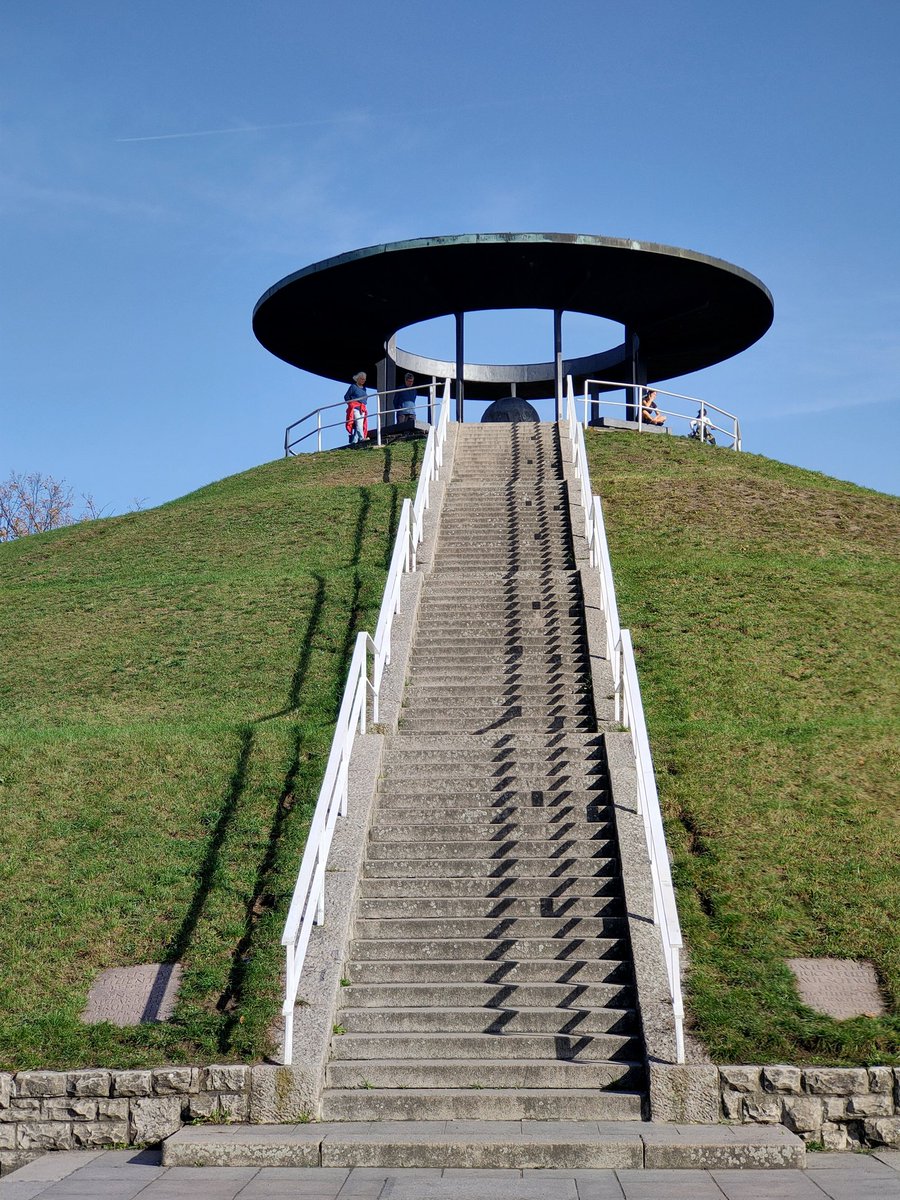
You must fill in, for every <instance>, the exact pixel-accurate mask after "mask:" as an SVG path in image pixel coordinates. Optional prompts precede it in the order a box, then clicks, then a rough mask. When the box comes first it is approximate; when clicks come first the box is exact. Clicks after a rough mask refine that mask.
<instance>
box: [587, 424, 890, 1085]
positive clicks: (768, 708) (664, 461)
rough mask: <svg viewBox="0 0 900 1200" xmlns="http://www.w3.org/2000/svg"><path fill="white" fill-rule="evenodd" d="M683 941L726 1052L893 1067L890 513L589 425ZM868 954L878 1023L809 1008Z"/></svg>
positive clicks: (698, 1025) (710, 1040)
mask: <svg viewBox="0 0 900 1200" xmlns="http://www.w3.org/2000/svg"><path fill="white" fill-rule="evenodd" d="M588 454H589V459H590V464H591V472H592V477H593V483H594V488H595V490H597V491H599V492H600V494H601V495H602V497H603V501H604V510H605V513H606V522H607V529H608V535H609V540H610V550H611V555H612V561H613V567H614V571H615V578H616V587H617V593H618V599H619V607H620V619H621V621H622V624H623V625H625V626H628V627H630V628H631V630H632V635H633V637H634V642H635V647H636V653H637V657H638V669H639V672H640V678H641V689H642V693H643V697H644V704H645V708H646V711H647V721H648V727H649V732H650V739H651V744H652V748H653V752H654V762H655V767H656V776H657V781H658V784H659V790H660V797H661V802H662V806H663V812H664V816H665V819H666V829H667V834H668V838H669V842H670V846H671V848H672V850H673V852H674V856H675V868H674V877H675V883H676V888H677V892H678V904H679V910H680V914H681V920H682V925H683V929H684V934H685V941H686V943H687V947H688V950H689V975H688V988H687V1000H688V1006H689V1010H690V1018H691V1021H692V1023H693V1027H694V1032H696V1033H697V1034H698V1035H699V1036H700V1037H701V1038H702V1040H703V1041H704V1042H705V1044H706V1046H707V1047H708V1049H709V1051H710V1052H711V1054H712V1056H713V1057H714V1059H715V1060H716V1061H719V1062H778V1061H782V1062H797V1063H801V1062H808V1063H898V1062H900V932H898V930H900V926H898V913H900V811H898V805H897V799H898V796H897V782H896V781H897V778H898V770H897V768H898V754H897V746H898V739H897V730H898V722H897V716H898V705H897V682H898V681H897V670H896V663H897V629H898V607H900V606H898V586H897V584H898V566H900V561H898V560H900V502H898V501H897V500H896V499H894V498H892V497H890V496H885V495H882V494H880V493H877V492H872V491H867V490H865V489H862V488H858V487H855V486H854V485H852V484H847V483H842V482H839V481H838V480H834V479H830V478H828V477H826V476H823V475H818V474H815V473H812V472H809V471H803V470H799V469H797V468H793V467H788V466H785V465H783V464H781V463H777V462H773V461H771V460H767V459H764V458H760V457H757V456H755V455H749V454H744V455H739V454H734V453H733V452H730V451H726V450H722V449H715V448H712V447H705V446H700V445H697V444H695V443H693V442H690V441H688V440H686V439H681V438H677V439H676V438H651V437H643V438H636V437H634V435H631V434H614V433H603V434H597V433H594V434H589V435H588ZM821 955H833V956H837V957H847V958H854V959H868V960H870V961H871V962H873V963H874V964H875V967H876V970H877V972H878V976H879V979H880V982H881V984H882V987H883V991H884V995H885V999H886V1001H887V1004H888V1008H889V1014H888V1015H887V1016H883V1017H881V1018H869V1017H861V1018H858V1019H854V1020H849V1021H834V1020H831V1019H829V1018H827V1017H823V1016H819V1015H817V1014H815V1013H814V1012H812V1011H811V1010H810V1009H807V1008H805V1007H804V1006H802V1005H801V1004H800V1002H799V999H798V996H797V993H796V990H795V988H794V985H793V978H792V976H791V974H790V972H789V971H788V968H787V967H786V965H785V959H786V958H790V957H816V956H821Z"/></svg>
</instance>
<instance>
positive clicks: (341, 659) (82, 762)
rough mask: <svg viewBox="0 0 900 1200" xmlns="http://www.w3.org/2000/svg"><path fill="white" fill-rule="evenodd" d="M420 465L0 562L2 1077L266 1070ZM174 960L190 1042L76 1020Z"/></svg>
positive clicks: (95, 535)
mask: <svg viewBox="0 0 900 1200" xmlns="http://www.w3.org/2000/svg"><path fill="white" fill-rule="evenodd" d="M420 452H421V448H420V446H419V445H417V444H414V445H405V446H400V447H393V448H391V449H388V450H380V451H376V450H373V451H371V452H355V453H352V454H351V453H347V452H332V453H329V454H321V455H309V456H304V457H302V458H295V459H291V460H282V461H279V462H274V463H270V464H268V465H266V466H263V467H260V468H258V469H256V470H253V471H248V472H246V473H245V474H242V475H237V476H234V477H233V478H230V479H226V480H223V481H222V482H220V483H217V484H213V485H211V486H209V487H206V488H203V489H202V490H201V491H198V492H195V493H193V494H192V495H189V496H186V497H184V498H183V499H181V500H178V501H175V502H174V503H172V504H168V505H165V506H163V507H162V508H158V509H155V510H152V511H148V512H141V513H135V514H131V515H129V516H125V517H118V518H114V519H111V520H105V521H96V522H91V523H88V524H83V525H78V526H75V527H73V528H70V529H66V530H60V531H58V532H56V533H50V534H43V535H40V536H36V537H29V538H24V539H22V540H21V541H18V542H13V543H10V544H7V545H3V546H0V579H2V583H0V650H2V653H0V713H2V716H0V805H2V814H3V821H2V830H0V848H2V854H0V887H2V895H3V900H4V912H5V920H4V922H3V923H2V925H0V962H2V963H3V971H2V973H0V1067H3V1068H16V1069H18V1068H24V1067H28V1066H37V1065H40V1066H46V1067H54V1066H56V1067H64V1066H81V1065H88V1064H97V1065H116V1066H128V1065H141V1064H150V1063H157V1062H162V1061H179V1060H180V1061H190V1060H194V1061H198V1060H206V1061H215V1060H216V1059H218V1058H223V1057H225V1058H228V1057H231V1058H244V1059H248V1058H249V1059H252V1058H255V1057H258V1056H261V1055H262V1054H264V1053H265V1051H266V1049H267V1046H268V1041H267V1028H268V1027H269V1024H270V1022H271V1020H272V1018H273V1016H274V1015H275V1013H276V1012H277V1008H278V1005H279V1003H280V997H279V979H280V972H281V948H280V946H279V937H280V933H281V926H282V923H283V918H284V912H285V911H286V901H287V898H288V896H289V894H290V891H291V889H292V887H293V883H294V879H295V877H296V870H297V864H298V855H299V854H300V852H301V850H302V847H303V844H304V838H305V834H306V830H307V828H308V821H309V818H310V816H311V812H312V807H313V804H314V802H315V796H316V793H317V790H318V785H319V782H320V779H321V774H322V771H323V769H324V758H325V754H326V752H327V749H328V745H329V743H330V739H331V734H332V730H333V721H334V716H335V714H336V710H337V705H338V703H339V700H340V694H341V691H342V688H343V683H344V679H345V676H346V670H347V665H348V663H349V655H350V653H351V651H352V644H353V638H354V635H355V632H356V630H357V629H359V628H369V629H373V628H374V622H375V618H376V614H377V609H378V605H379V603H380V599H381V591H382V588H383V584H384V576H385V571H386V566H387V561H388V557H389V553H390V549H391V546H392V542H393V536H394V531H395V527H396V521H397V517H398V515H399V509H400V503H401V500H402V498H403V497H404V496H407V495H411V494H412V492H413V490H414V487H415V483H414V479H415V476H416V464H417V462H418V459H419V457H420ZM174 960H180V961H182V962H183V963H184V965H185V979H184V983H183V985H182V990H181V997H180V1000H179V1004H178V1010H177V1013H176V1017H175V1020H174V1021H173V1022H171V1023H168V1024H165V1025H155V1026H154V1025H142V1026H139V1027H137V1028H135V1029H126V1030H120V1029H116V1028H113V1027H111V1026H106V1025H97V1026H84V1025H82V1024H81V1023H80V1021H79V1014H80V1012H81V1011H82V1009H83V1007H84V1004H85V1000H86V996H87V991H88V988H89V986H90V984H91V982H92V980H93V978H94V976H95V974H96V972H97V971H98V970H99V969H101V968H104V967H109V966H120V965H128V964H132V963H140V962H156V961H174Z"/></svg>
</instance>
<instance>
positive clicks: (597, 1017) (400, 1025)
mask: <svg viewBox="0 0 900 1200" xmlns="http://www.w3.org/2000/svg"><path fill="white" fill-rule="evenodd" d="M357 990H360V989H357ZM404 1003H406V1004H407V1005H408V1003H409V1002H408V1001H405V1002H404ZM338 1016H339V1020H340V1024H341V1026H343V1028H344V1030H345V1031H346V1033H347V1034H360V1035H362V1034H371V1033H379V1034H404V1033H429V1034H435V1033H454V1034H459V1033H467V1034H485V1035H491V1036H499V1035H502V1036H504V1037H506V1036H508V1035H510V1034H535V1035H538V1034H541V1035H553V1036H557V1035H563V1036H569V1037H575V1036H578V1037H596V1036H597V1035H599V1034H618V1035H620V1036H628V1037H631V1036H633V1035H634V1033H635V1032H636V1031H637V1028H638V1021H637V1014H636V1012H635V1010H634V1009H633V1008H631V1009H613V1008H598V1009H596V1010H594V1009H590V1008H567V1009H558V1008H510V1007H503V1008H500V1007H497V1006H495V1007H493V1008H452V1007H446V1008H434V1007H432V1008H414V1007H391V1008H374V1007H363V1008H342V1009H341V1010H340V1012H339V1014H338ZM343 1036H344V1035H341V1037H343ZM604 1045H605V1043H604ZM560 1057H565V1055H562V1056H560Z"/></svg>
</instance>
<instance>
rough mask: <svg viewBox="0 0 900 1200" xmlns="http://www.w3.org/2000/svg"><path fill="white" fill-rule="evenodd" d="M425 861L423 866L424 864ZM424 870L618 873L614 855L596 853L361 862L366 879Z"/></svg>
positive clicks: (547, 875) (544, 876)
mask: <svg viewBox="0 0 900 1200" xmlns="http://www.w3.org/2000/svg"><path fill="white" fill-rule="evenodd" d="M426 864H427V866H426ZM423 870H427V871H428V874H429V875H430V876H431V878H433V879H458V878H466V877H478V878H484V877H486V876H488V877H490V878H491V879H494V880H498V879H504V878H511V879H521V878H523V877H526V876H531V877H534V878H536V879H540V880H542V881H543V882H544V883H547V882H548V881H549V882H551V883H552V882H553V881H554V880H556V879H559V878H569V877H570V876H573V875H589V876H594V877H596V876H609V875H617V874H618V872H619V859H618V856H617V855H614V854H609V855H606V856H604V855H598V857H596V858H588V857H580V858H579V857H568V856H566V857H564V858H561V859H555V860H553V861H552V862H550V861H548V859H547V856H546V855H544V856H542V857H540V858H523V857H522V856H521V855H513V856H512V857H510V858H506V859H502V858H485V857H484V856H483V855H479V856H478V857H477V858H476V857H475V856H474V855H472V856H469V857H461V858H446V859H426V858H416V859H411V858H383V859H374V858H370V859H367V860H366V861H365V862H364V863H363V870H362V874H363V876H364V877H367V878H369V879H376V878H379V879H396V878H401V879H406V878H412V877H413V876H417V875H421V873H422V871H423Z"/></svg>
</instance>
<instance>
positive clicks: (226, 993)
mask: <svg viewBox="0 0 900 1200" xmlns="http://www.w3.org/2000/svg"><path fill="white" fill-rule="evenodd" d="M388 470H389V464H388V466H387V467H386V472H387V471H388ZM359 501H360V502H359V509H358V511H357V515H356V525H355V529H354V536H353V545H352V554H351V559H350V562H349V564H348V565H349V566H350V567H351V568H352V570H353V580H352V590H351V595H350V597H349V601H348V604H347V613H346V615H347V622H346V633H345V635H344V638H343V641H342V643H341V646H340V648H339V649H338V652H337V654H336V655H335V665H334V676H335V683H338V682H342V681H343V679H344V678H345V676H346V673H347V669H348V667H349V662H350V658H351V655H352V652H353V645H354V642H355V639H356V633H357V626H358V625H359V622H360V619H361V616H362V610H361V594H362V577H361V573H360V563H361V561H362V554H363V545H364V541H365V536H366V528H367V525H368V521H369V514H370V511H371V506H372V496H371V491H370V489H369V488H367V487H361V488H359ZM397 511H398V501H397V488H396V487H393V488H392V495H391V510H390V512H391V515H390V542H391V544H392V543H393V538H394V536H395V533H396V523H397ZM315 579H316V590H315V594H314V597H313V603H312V607H311V609H310V614H309V618H308V620H307V624H306V629H305V630H304V634H303V637H302V639H301V642H300V653H299V656H298V659H297V663H296V666H295V667H294V671H293V673H292V676H291V682H290V687H289V691H288V697H287V702H286V704H285V706H284V707H283V708H281V709H278V710H277V711H275V712H272V713H268V714H267V715H265V716H262V717H258V718H256V719H255V720H254V721H252V722H249V723H248V724H247V725H245V726H243V727H242V728H241V730H240V739H241V740H240V749H239V752H238V759H237V763H236V766H235V769H234V771H233V772H232V775H231V778H230V780H229V785H228V789H227V793H226V796H225V800H224V802H223V805H222V808H221V811H220V813H219V817H218V820H217V822H216V826H215V829H214V830H213V834H212V836H211V837H210V840H209V844H208V846H207V849H206V853H205V855H204V860H203V864H202V866H201V868H200V871H199V873H198V886H197V888H196V891H195V893H194V896H193V898H192V900H191V903H190V906H189V909H188V912H187V914H186V916H185V919H184V920H183V922H182V924H181V926H180V928H179V930H178V933H177V935H176V936H175V938H174V939H173V941H172V943H171V945H170V947H169V951H168V954H167V955H166V960H167V961H176V960H178V959H179V958H181V957H182V955H183V954H184V953H185V952H186V951H187V949H188V946H189V945H190V942H191V938H192V936H193V934H194V931H195V929H196V927H197V924H198V921H199V919H200V917H201V914H202V912H203V908H204V906H205V904H206V902H207V899H208V897H209V895H210V892H211V890H212V887H213V881H214V879H215V876H216V873H217V870H218V867H219V858H220V855H221V852H222V847H223V844H224V842H225V838H226V834H227V830H228V827H229V824H230V822H231V821H232V819H233V818H234V816H235V814H236V812H237V809H238V806H239V804H240V800H241V795H242V792H243V790H244V787H245V785H246V779H247V773H248V766H249V763H250V759H251V756H252V753H253V749H254V741H255V728H256V727H257V726H259V725H262V724H263V723H265V722H268V721H272V720H276V719H278V718H280V717H286V716H289V715H291V714H292V713H296V712H297V710H298V709H299V708H300V705H301V703H302V700H303V689H304V685H305V684H306V681H307V677H308V675H309V668H310V662H311V658H312V652H313V648H314V643H315V639H316V634H317V632H318V629H319V626H320V623H321V621H322V617H323V614H324V609H325V599H326V585H325V579H324V578H323V577H322V576H315ZM335 691H336V696H335V703H334V708H333V711H332V713H331V714H330V715H331V719H332V720H334V718H335V717H336V715H337V709H338V706H339V705H340V699H341V696H340V691H339V690H338V689H337V687H336V688H335ZM304 745H305V736H304V730H303V727H302V726H295V727H294V728H293V730H292V737H291V749H290V756H289V761H288V765H287V768H286V770H285V774H284V778H283V781H282V785H281V788H280V791H279V796H278V801H277V803H276V805H275V811H274V813H273V816H272V821H271V824H270V826H269V830H268V836H267V839H266V848H265V851H264V853H263V856H262V858H261V860H260V862H259V866H258V868H257V871H256V876H255V879H254V883H253V890H252V894H251V895H250V897H249V898H248V900H247V903H246V906H245V910H244V923H243V932H242V934H241V937H240V938H239V940H238V942H237V944H236V945H235V946H234V949H233V951H232V955H231V965H230V969H229V972H228V978H227V982H226V984H225V987H224V989H223V991H222V993H221V995H220V996H219V999H218V1001H217V1003H216V1008H217V1010H218V1011H219V1012H220V1013H222V1014H225V1017H226V1019H225V1021H224V1023H223V1025H222V1027H221V1029H220V1030H219V1033H218V1040H219V1049H220V1051H222V1052H227V1051H228V1050H229V1049H230V1047H231V1045H232V1043H233V1041H234V1037H235V1033H236V1031H237V1028H238V1026H239V1025H240V1024H241V1022H242V1015H241V1011H240V1010H241V1007H242V1000H243V993H244V988H245V985H246V982H247V978H248V970H249V967H250V963H251V962H252V947H253V941H254V937H255V935H256V931H257V927H258V926H259V923H260V921H261V920H262V919H263V918H264V917H266V916H267V915H269V914H271V913H272V912H273V910H274V909H275V908H276V907H277V906H278V904H279V902H280V892H281V891H283V890H284V884H283V883H281V881H280V880H279V871H280V864H279V850H280V847H281V845H282V842H283V840H284V835H285V831H286V828H287V826H288V823H289V821H290V818H291V815H292V813H294V811H295V810H296V808H297V800H298V797H297V796H296V794H295V791H296V789H297V787H298V784H299V786H300V791H301V797H300V799H301V800H302V798H303V795H304V794H305V791H306V788H305V781H301V780H299V778H298V777H299V776H300V773H301V766H302V764H303V762H304ZM301 807H306V806H305V805H301ZM262 1032H264V1031H262ZM245 1033H246V1034H247V1035H249V1037H250V1039H251V1040H252V1039H253V1033H254V1031H253V1030H251V1029H248V1030H246V1031H245Z"/></svg>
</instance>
